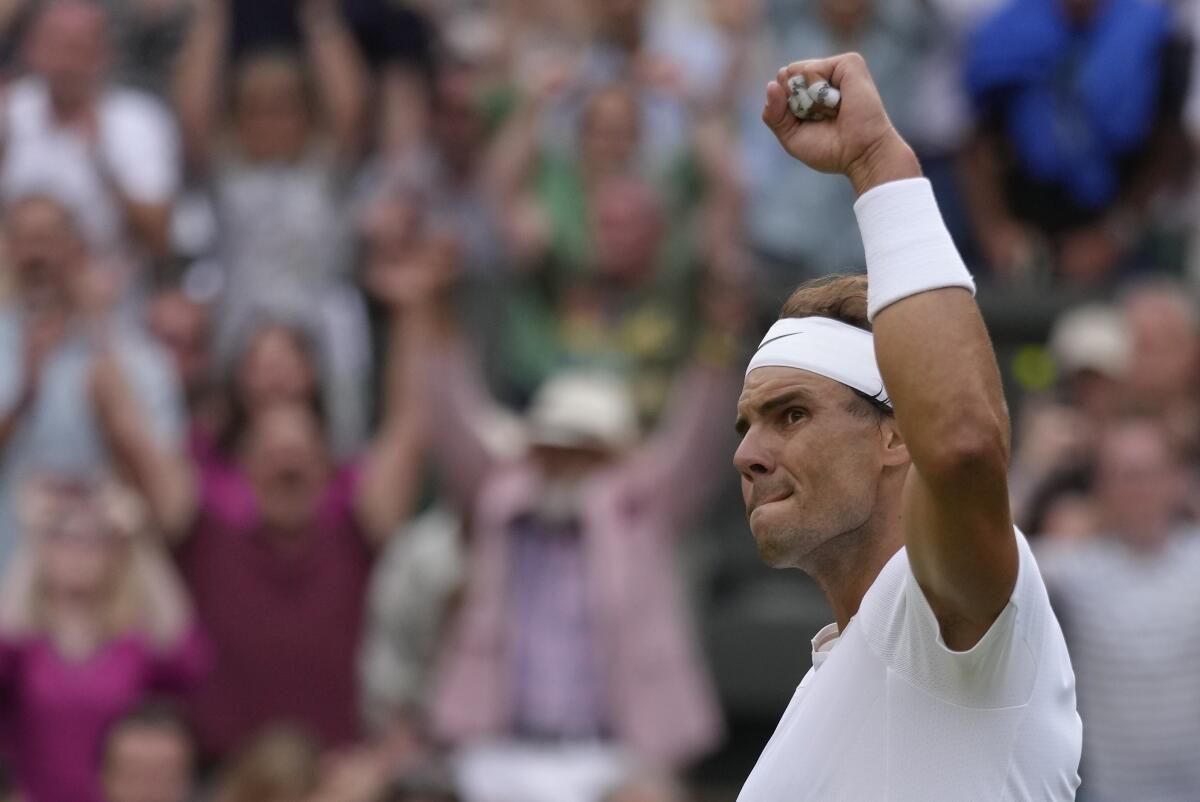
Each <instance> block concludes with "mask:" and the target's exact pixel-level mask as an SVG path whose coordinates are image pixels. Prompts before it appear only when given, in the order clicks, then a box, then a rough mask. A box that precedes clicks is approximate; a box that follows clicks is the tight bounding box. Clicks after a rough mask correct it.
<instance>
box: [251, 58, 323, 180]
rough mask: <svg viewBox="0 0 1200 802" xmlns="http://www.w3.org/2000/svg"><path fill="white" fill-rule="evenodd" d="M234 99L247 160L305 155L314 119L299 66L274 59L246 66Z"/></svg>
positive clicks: (287, 158)
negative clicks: (310, 113) (312, 118)
mask: <svg viewBox="0 0 1200 802" xmlns="http://www.w3.org/2000/svg"><path fill="white" fill-rule="evenodd" d="M234 100H235V102H234V110H235V111H234V125H235V128H236V131H237V137H238V145H239V147H240V148H241V150H242V153H243V155H244V156H245V157H246V158H247V159H249V160H250V161H252V162H277V161H289V160H292V159H295V158H297V157H298V156H300V155H301V153H303V151H304V148H305V146H306V144H307V143H308V137H309V134H310V123H311V119H310V117H309V108H308V102H307V100H306V98H305V93H304V78H303V75H302V73H301V72H300V67H299V66H298V65H297V64H294V63H292V62H290V61H288V60H286V59H282V58H275V57H272V56H263V57H261V58H259V59H257V60H254V61H250V62H248V63H246V64H243V65H242V66H241V67H240V68H239V70H238V75H237V80H236V83H235V86H234Z"/></svg>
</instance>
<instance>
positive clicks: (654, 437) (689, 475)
mask: <svg viewBox="0 0 1200 802" xmlns="http://www.w3.org/2000/svg"><path fill="white" fill-rule="evenodd" d="M708 283H709V287H708V290H707V292H706V293H705V299H704V304H703V307H704V317H705V321H704V326H703V329H702V331H701V334H700V336H699V338H698V339H697V343H696V348H695V352H694V354H693V357H692V360H691V363H690V364H689V365H687V366H686V367H684V368H683V370H682V371H681V372H680V375H679V377H678V378H677V379H676V380H675V385H674V387H673V388H672V392H671V395H670V397H669V398H668V400H667V405H666V407H665V408H664V411H663V414H662V420H661V422H660V423H659V427H658V429H657V430H656V431H655V432H653V433H652V434H651V435H650V436H649V438H648V439H647V440H646V442H645V443H644V444H643V445H642V446H641V448H640V449H639V450H638V451H637V452H636V453H635V454H634V455H633V459H632V460H631V462H630V473H629V479H630V484H631V486H632V487H634V488H635V489H636V490H637V491H638V492H639V493H640V494H641V496H642V497H643V498H645V499H647V500H648V501H649V502H650V503H653V504H658V505H665V511H666V513H667V516H668V519H669V520H670V521H671V522H672V524H673V525H674V526H676V527H678V526H679V525H681V524H683V523H685V522H686V521H687V520H688V519H689V518H691V517H692V516H694V515H696V514H697V513H699V512H700V511H701V508H702V507H703V506H704V504H705V502H706V500H707V499H709V498H711V494H712V491H713V489H714V488H715V486H716V484H717V482H718V481H719V478H720V477H721V476H722V475H723V472H722V471H721V470H720V467H721V466H722V464H723V463H724V461H725V459H726V457H727V455H728V453H729V443H728V442H727V441H726V439H725V438H724V437H723V436H722V435H723V434H724V433H725V432H726V431H727V430H728V425H727V424H728V419H729V410H731V409H733V408H734V406H735V405H736V401H737V392H738V388H739V387H740V386H741V375H742V372H741V368H742V366H743V364H744V361H743V357H744V356H745V353H744V349H743V347H742V346H743V345H744V342H743V340H742V337H741V335H742V334H744V332H745V324H746V323H747V322H748V320H749V317H750V311H749V310H750V306H749V302H748V300H747V299H745V298H744V296H743V295H742V293H741V292H739V290H738V289H737V287H736V286H734V285H733V283H731V282H730V281H727V280H718V279H717V277H712V278H710V279H709V282H708ZM673 531H678V530H677V529H676V530H673Z"/></svg>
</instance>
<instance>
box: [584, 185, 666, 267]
mask: <svg viewBox="0 0 1200 802" xmlns="http://www.w3.org/2000/svg"><path fill="white" fill-rule="evenodd" d="M594 207H595V208H594V210H593V219H594V222H593V226H594V233H593V241H594V242H595V246H596V257H595V258H596V266H597V267H598V268H599V270H600V271H601V272H602V273H604V274H605V275H607V276H611V277H614V278H617V279H622V280H625V281H638V280H640V279H644V278H648V274H649V273H651V272H652V271H653V269H654V266H655V260H656V259H657V257H658V254H659V251H660V250H662V247H661V246H662V230H663V226H662V224H661V217H662V215H661V211H660V209H659V207H658V204H657V201H656V199H655V198H654V196H653V193H652V192H651V191H650V189H649V188H647V187H646V186H644V185H642V184H640V183H638V182H637V181H634V180H622V179H616V180H610V181H607V182H605V184H604V185H603V186H602V187H601V188H600V190H599V191H598V192H597V193H596V199H595V203H594Z"/></svg>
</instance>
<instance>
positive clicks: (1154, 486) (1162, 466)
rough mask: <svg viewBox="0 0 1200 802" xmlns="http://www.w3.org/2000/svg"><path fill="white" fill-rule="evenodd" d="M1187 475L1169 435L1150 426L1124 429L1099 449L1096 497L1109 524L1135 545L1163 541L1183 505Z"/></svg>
mask: <svg viewBox="0 0 1200 802" xmlns="http://www.w3.org/2000/svg"><path fill="white" fill-rule="evenodd" d="M1183 492H1184V480H1183V475H1182V472H1181V471H1180V468H1179V466H1178V465H1177V463H1176V461H1175V458H1174V456H1173V455H1172V454H1171V450H1170V445H1169V442H1168V439H1167V436H1166V434H1165V433H1164V432H1163V431H1162V430H1160V429H1159V428H1157V426H1156V425H1155V424H1153V423H1150V422H1143V421H1134V422H1124V423H1118V424H1116V426H1114V427H1113V428H1112V429H1111V430H1110V431H1108V432H1106V433H1105V434H1104V436H1103V437H1102V438H1101V441H1100V444H1099V446H1098V448H1097V464H1096V496H1097V499H1098V501H1099V502H1100V508H1101V511H1102V514H1103V516H1104V518H1105V521H1104V522H1105V524H1106V525H1107V527H1108V528H1109V529H1111V530H1113V531H1114V532H1115V533H1116V534H1117V535H1119V536H1121V537H1123V538H1125V539H1126V540H1127V541H1129V542H1130V543H1131V544H1132V545H1135V546H1137V545H1147V546H1149V545H1154V544H1153V543H1152V542H1147V541H1150V540H1152V539H1155V538H1158V537H1161V536H1162V535H1163V534H1165V533H1166V531H1167V530H1168V529H1169V528H1170V526H1171V524H1172V523H1173V521H1174V518H1175V516H1176V515H1177V514H1178V513H1179V509H1180V506H1181V504H1182V501H1183Z"/></svg>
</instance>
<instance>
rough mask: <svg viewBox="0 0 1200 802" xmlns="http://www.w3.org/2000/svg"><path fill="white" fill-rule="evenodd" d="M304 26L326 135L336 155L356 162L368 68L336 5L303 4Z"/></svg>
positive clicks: (329, 0)
mask: <svg viewBox="0 0 1200 802" xmlns="http://www.w3.org/2000/svg"><path fill="white" fill-rule="evenodd" d="M300 25H301V28H302V29H303V32H304V50H305V58H306V59H307V61H308V69H309V74H311V75H312V80H313V87H314V88H315V90H316V94H317V103H318V105H319V108H320V111H321V115H322V117H323V119H324V122H325V127H326V131H327V133H328V134H329V137H330V139H331V140H332V142H333V145H334V147H335V148H336V149H337V153H338V155H339V156H341V157H343V158H344V159H347V160H349V159H353V158H354V156H355V155H356V154H357V153H358V151H359V148H360V147H361V146H362V137H363V127H364V117H365V114H366V106H367V82H368V77H367V68H366V65H365V64H364V63H363V58H362V55H361V54H360V53H359V50H358V45H357V43H356V42H355V41H354V36H353V35H352V34H351V33H350V30H349V28H347V27H346V24H345V22H344V21H343V19H342V14H341V11H340V9H339V7H338V4H337V2H335V0H305V2H304V3H303V4H302V5H301V7H300Z"/></svg>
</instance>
